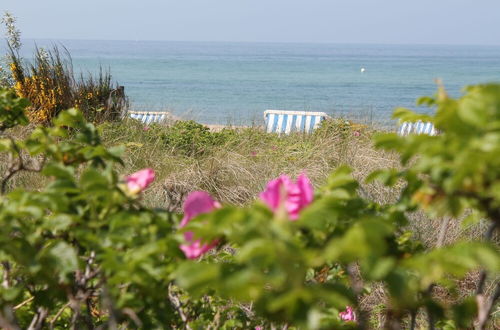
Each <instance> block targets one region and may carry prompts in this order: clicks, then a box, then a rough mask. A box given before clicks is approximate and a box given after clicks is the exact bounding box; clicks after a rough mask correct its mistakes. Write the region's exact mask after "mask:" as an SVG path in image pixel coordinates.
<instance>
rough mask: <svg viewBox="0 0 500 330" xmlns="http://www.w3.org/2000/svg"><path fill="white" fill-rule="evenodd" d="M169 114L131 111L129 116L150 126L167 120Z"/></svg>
mask: <svg viewBox="0 0 500 330" xmlns="http://www.w3.org/2000/svg"><path fill="white" fill-rule="evenodd" d="M167 115H168V113H167V112H151V111H129V112H128V116H129V117H130V118H132V119H136V120H139V121H140V122H142V123H143V124H146V125H149V124H152V123H160V122H162V121H164V120H165V119H167Z"/></svg>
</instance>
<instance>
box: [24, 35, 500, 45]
mask: <svg viewBox="0 0 500 330" xmlns="http://www.w3.org/2000/svg"><path fill="white" fill-rule="evenodd" d="M23 39H25V40H49V41H108V42H178V43H208V44H210V43H214V44H215V43H234V44H292V45H293V44H302V45H377V46H475V47H500V44H470V43H469V44H467V43H464V44H459V43H390V42H335V41H248V40H240V41H235V40H167V39H163V40H161V39H95V38H57V37H43V38H39V37H26V38H21V42H22V40H23Z"/></svg>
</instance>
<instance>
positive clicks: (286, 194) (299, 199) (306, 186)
mask: <svg viewBox="0 0 500 330" xmlns="http://www.w3.org/2000/svg"><path fill="white" fill-rule="evenodd" d="M313 195H314V188H313V186H312V184H311V182H310V181H309V178H308V177H307V176H306V175H305V174H301V175H299V177H298V178H297V182H296V183H294V182H292V180H290V178H289V177H288V176H286V175H282V176H280V177H279V178H277V179H275V180H272V181H269V182H268V184H267V188H266V190H265V191H264V192H262V193H261V194H260V199H261V200H262V201H263V202H264V203H266V204H267V206H269V208H270V209H271V210H273V212H276V211H278V210H279V209H280V208H281V207H284V209H285V210H286V212H287V213H288V216H289V217H290V220H293V221H295V220H297V219H298V218H299V213H300V211H301V210H302V209H303V208H305V207H306V206H307V205H309V204H310V203H311V202H312V200H313Z"/></svg>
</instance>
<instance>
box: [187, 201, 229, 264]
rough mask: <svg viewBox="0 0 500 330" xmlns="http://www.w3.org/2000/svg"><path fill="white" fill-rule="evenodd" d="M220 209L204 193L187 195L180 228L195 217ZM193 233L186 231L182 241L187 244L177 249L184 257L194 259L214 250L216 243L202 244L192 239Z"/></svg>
mask: <svg viewBox="0 0 500 330" xmlns="http://www.w3.org/2000/svg"><path fill="white" fill-rule="evenodd" d="M219 207H221V205H220V204H219V202H217V201H215V200H213V199H212V197H211V196H210V195H209V194H207V193H206V192H204V191H194V192H192V193H190V194H189V196H188V197H187V198H186V201H185V202H184V206H183V209H184V218H182V221H181V224H180V228H183V227H185V226H186V225H187V224H188V223H189V221H191V220H192V219H193V218H195V217H196V216H198V215H200V214H203V213H209V212H211V211H213V210H215V209H216V208H219ZM193 235H194V234H193V232H191V231H187V232H185V233H184V239H185V240H186V242H187V243H189V244H181V245H180V246H179V248H180V249H181V250H182V252H184V255H185V256H186V258H188V259H196V258H198V257H200V256H201V255H203V254H204V253H206V252H207V251H209V250H210V249H212V248H214V247H215V246H216V245H217V243H218V242H217V241H213V242H211V243H210V244H202V243H201V240H195V239H194V237H193Z"/></svg>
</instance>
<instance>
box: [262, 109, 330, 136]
mask: <svg viewBox="0 0 500 330" xmlns="http://www.w3.org/2000/svg"><path fill="white" fill-rule="evenodd" d="M326 118H328V115H327V114H326V113H324V112H309V111H289V110H266V111H264V120H265V122H266V132H268V133H279V134H281V133H285V134H290V133H291V132H293V131H296V132H306V133H311V132H312V131H313V130H314V129H316V128H318V127H319V125H320V123H321V121H323V120H325V119H326Z"/></svg>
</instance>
